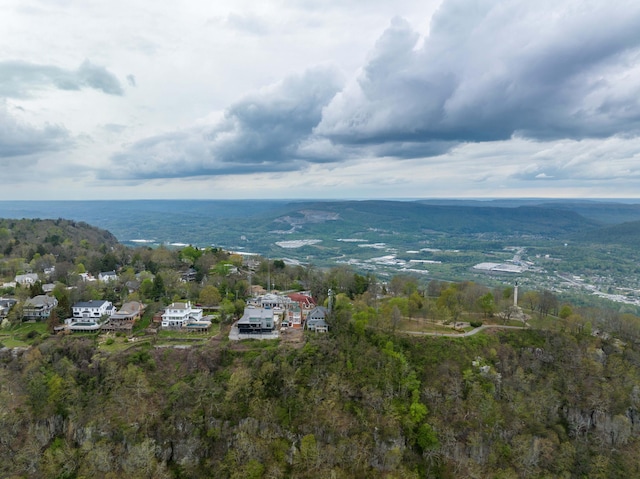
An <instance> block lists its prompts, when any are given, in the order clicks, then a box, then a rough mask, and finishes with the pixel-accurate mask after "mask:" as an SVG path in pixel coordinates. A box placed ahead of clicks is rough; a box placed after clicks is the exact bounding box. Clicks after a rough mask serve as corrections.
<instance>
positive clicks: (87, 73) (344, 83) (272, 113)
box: [0, 0, 640, 200]
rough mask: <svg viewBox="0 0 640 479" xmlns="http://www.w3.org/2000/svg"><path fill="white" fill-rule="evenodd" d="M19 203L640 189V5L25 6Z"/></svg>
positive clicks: (10, 143) (12, 175)
mask: <svg viewBox="0 0 640 479" xmlns="http://www.w3.org/2000/svg"><path fill="white" fill-rule="evenodd" d="M0 171H1V172H2V173H1V177H2V182H1V184H0V200H15V199H17V200H36V199H51V200H56V199H72V200H76V199H77V200H85V199H143V198H144V199H155V198H167V199H173V198H175V199H206V198H212V199H226V198H229V199H239V198H251V199H256V198H257V199H259V198H310V199H324V198H327V199H331V198H341V199H344V198H347V199H351V198H353V199H365V198H398V199H399V198H407V199H408V198H501V197H502V198H511V197H528V198H545V197H546V198H640V2H638V1H637V0H629V1H627V0H615V1H613V2H612V1H610V0H607V1H605V0H562V1H558V0H536V1H531V0H421V1H416V0H394V1H393V2H389V1H387V0H366V1H365V0H347V1H344V0H341V1H338V0H297V1H284V0H282V1H277V0H263V1H261V2H256V1H247V0H234V1H232V2H231V1H227V0H218V1H215V2H212V1H200V0H190V1H188V2H157V1H152V0H109V1H98V0H82V1H79V0H78V1H76V0H3V1H1V2H0Z"/></svg>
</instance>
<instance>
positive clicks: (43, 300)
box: [24, 294, 58, 307]
mask: <svg viewBox="0 0 640 479" xmlns="http://www.w3.org/2000/svg"><path fill="white" fill-rule="evenodd" d="M57 303H58V300H57V299H56V298H54V297H53V296H47V295H46V294H39V295H38V296H34V297H33V298H29V299H27V300H26V301H25V302H24V305H25V307H28V306H32V307H39V306H55V305H56V304H57Z"/></svg>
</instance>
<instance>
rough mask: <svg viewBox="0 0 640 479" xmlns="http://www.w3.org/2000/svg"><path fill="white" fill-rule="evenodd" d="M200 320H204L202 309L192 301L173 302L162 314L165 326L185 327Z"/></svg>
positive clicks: (163, 325)
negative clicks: (192, 303)
mask: <svg viewBox="0 0 640 479" xmlns="http://www.w3.org/2000/svg"><path fill="white" fill-rule="evenodd" d="M198 321H202V309H201V308H194V307H192V306H191V302H190V301H187V302H186V303H171V304H170V305H169V306H167V307H166V309H165V311H164V313H163V314H162V327H163V328H184V327H187V325H188V324H189V323H194V322H198Z"/></svg>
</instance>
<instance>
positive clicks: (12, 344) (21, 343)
mask: <svg viewBox="0 0 640 479" xmlns="http://www.w3.org/2000/svg"><path fill="white" fill-rule="evenodd" d="M46 333H47V325H46V324H45V323H20V324H16V325H13V326H11V327H9V328H7V329H3V330H0V343H2V344H3V345H4V346H6V347H8V348H19V347H27V346H31V344H33V342H34V341H35V340H36V339H37V338H38V339H39V338H40V337H42V335H43V334H46Z"/></svg>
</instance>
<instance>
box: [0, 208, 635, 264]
mask: <svg viewBox="0 0 640 479" xmlns="http://www.w3.org/2000/svg"><path fill="white" fill-rule="evenodd" d="M0 218H67V219H69V220H72V221H82V222H86V223H88V224H91V225H95V226H96V227H99V228H102V229H105V230H108V231H110V232H111V233H113V234H114V235H115V236H116V237H117V239H118V240H119V241H120V242H123V243H125V244H139V243H135V242H132V241H133V240H138V241H141V240H145V241H148V242H149V244H153V243H157V244H162V243H172V242H179V243H188V244H193V245H196V246H209V245H216V246H222V247H225V248H231V249H233V248H240V249H245V248H246V249H249V250H252V251H254V252H258V253H261V254H277V252H278V251H279V250H278V249H277V247H275V246H274V244H275V243H276V242H278V241H281V240H282V239H297V238H298V237H304V236H317V237H319V238H320V239H322V238H341V237H342V238H346V237H349V236H352V235H358V236H357V237H362V238H364V237H365V236H366V237H367V238H369V239H372V238H373V237H374V236H375V235H372V234H369V233H371V232H375V231H379V232H380V233H381V234H383V233H384V234H386V235H394V234H395V235H401V236H402V237H401V238H398V240H399V241H404V240H405V239H406V238H408V237H412V238H414V239H417V240H419V239H420V237H421V235H424V234H427V233H434V232H436V233H441V234H448V235H473V234H490V233H495V234H498V235H509V236H513V235H538V236H544V237H550V238H561V237H566V236H568V235H571V236H573V237H574V238H576V240H578V241H579V240H582V239H585V240H586V239H587V238H589V239H590V240H597V239H598V238H600V239H605V238H606V239H607V240H608V241H617V239H618V238H617V237H616V235H615V234H611V235H609V234H606V229H605V232H603V233H598V231H599V230H600V229H601V228H608V227H609V226H612V225H613V224H616V223H618V224H622V223H624V222H631V221H640V204H630V203H616V202H599V201H587V200H555V201H552V200H527V199H525V200H518V199H515V200H504V199H503V200H491V201H479V200H419V201H394V200H361V201H355V200H350V201H322V200H311V201H308V200H307V201H290V200H121V201H48V202H44V201H2V202H0ZM625 228H628V229H629V228H630V229H633V226H627V227H625ZM613 231H616V230H613ZM625 231H627V230H625ZM629 234H630V235H632V233H629ZM632 236H633V235H632ZM625 241H626V240H625ZM274 248H275V249H274Z"/></svg>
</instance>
